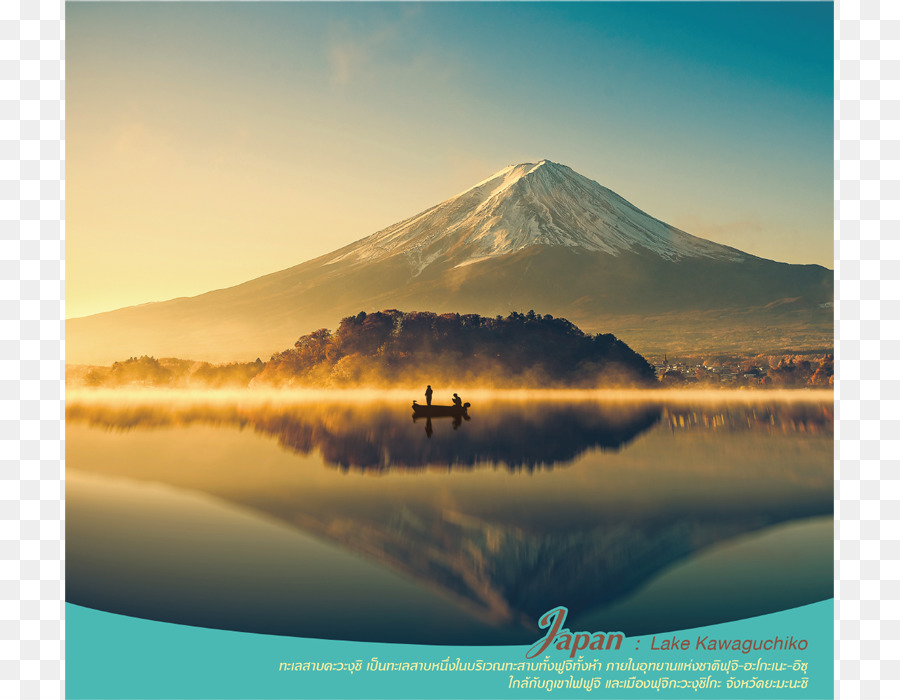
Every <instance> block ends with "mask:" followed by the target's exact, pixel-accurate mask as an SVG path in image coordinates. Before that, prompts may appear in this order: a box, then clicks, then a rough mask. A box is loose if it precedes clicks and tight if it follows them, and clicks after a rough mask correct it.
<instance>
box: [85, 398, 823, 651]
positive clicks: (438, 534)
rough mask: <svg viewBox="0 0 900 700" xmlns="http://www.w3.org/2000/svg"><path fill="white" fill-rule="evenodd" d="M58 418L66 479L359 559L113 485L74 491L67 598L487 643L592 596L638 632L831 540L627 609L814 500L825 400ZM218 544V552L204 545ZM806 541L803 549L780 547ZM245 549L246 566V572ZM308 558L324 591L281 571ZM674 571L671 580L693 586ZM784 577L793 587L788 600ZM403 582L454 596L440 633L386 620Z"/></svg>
mask: <svg viewBox="0 0 900 700" xmlns="http://www.w3.org/2000/svg"><path fill="white" fill-rule="evenodd" d="M67 418H68V420H69V424H70V426H69V429H68V434H67V450H68V455H67V458H68V468H69V470H70V471H72V472H73V474H76V475H77V474H79V473H90V475H91V478H97V479H107V480H121V479H123V478H124V479H126V480H127V483H130V484H135V485H146V486H148V487H149V486H151V485H154V484H165V485H166V486H167V487H169V488H172V489H174V490H176V492H177V493H192V494H203V495H205V496H212V497H214V498H215V499H216V501H217V502H220V503H225V504H228V505H229V506H230V507H238V508H240V509H242V512H243V513H253V514H257V515H258V516H260V517H263V518H265V519H267V520H268V521H274V522H278V523H281V524H282V525H285V526H288V527H289V528H291V529H293V531H296V532H297V533H301V534H303V535H304V536H307V537H308V536H309V535H312V536H313V537H315V538H317V540H318V541H319V542H325V543H329V544H330V545H331V546H332V547H334V548H335V552H342V553H344V555H346V554H347V553H351V554H354V555H361V556H362V557H363V558H364V559H363V560H359V561H360V562H363V561H364V562H365V565H364V564H363V563H356V564H354V563H353V562H352V561H348V560H346V556H344V557H343V558H341V559H340V561H341V563H340V566H338V564H337V563H335V562H336V561H337V559H336V556H337V555H336V554H335V553H331V554H329V553H327V552H326V553H321V552H320V553H318V554H315V555H313V554H310V553H309V551H310V549H309V548H310V546H308V545H304V548H303V549H302V550H297V554H296V556H297V557H298V559H297V560H296V561H286V560H285V555H284V552H283V551H279V552H278V553H275V552H274V551H272V552H271V553H270V554H267V553H266V552H268V551H269V549H268V548H269V546H270V545H269V544H267V540H265V539H260V540H259V541H255V540H254V541H253V542H252V543H248V544H247V546H246V548H245V549H246V552H245V551H244V550H242V549H237V550H236V549H235V546H236V545H235V537H234V535H233V533H232V534H230V535H228V537H229V538H230V539H229V540H228V541H227V542H225V541H224V538H225V537H226V535H224V534H221V535H220V534H218V532H219V531H218V526H214V525H212V524H210V523H211V522H212V520H206V519H204V518H203V517H201V516H200V515H197V516H196V517H195V518H194V520H193V521H192V520H191V518H190V517H189V516H188V515H184V517H183V521H184V522H185V523H187V524H184V525H180V526H179V527H178V528H172V527H169V526H163V525H160V528H159V532H151V531H148V528H147V526H146V524H144V525H141V526H140V527H139V526H137V525H134V524H131V525H130V521H131V519H132V517H133V516H132V513H133V510H134V509H130V508H126V507H123V506H122V504H121V503H118V502H117V501H116V499H117V498H120V497H119V496H114V495H95V496H91V497H90V498H89V497H87V496H85V495H82V493H81V492H78V491H75V492H73V493H72V494H70V498H69V501H68V505H67V516H68V518H67V528H68V533H67V547H68V551H69V554H68V560H67V566H68V571H67V575H68V578H67V591H68V595H69V599H70V600H71V601H72V602H81V603H83V604H86V605H91V606H93V607H99V608H101V609H111V610H114V611H115V612H124V613H126V614H131V615H136V616H141V617H151V618H154V619H165V620H170V621H176V622H187V623H190V624H202V625H206V626H213V627H223V628H229V629H242V630H245V631H256V632H270V633H278V634H296V635H301V636H334V637H336V638H344V639H366V640H381V641H403V642H416V643H463V644H491V643H512V642H521V643H524V642H526V641H529V640H532V637H533V635H534V633H535V631H536V628H535V620H536V619H537V617H538V616H539V615H540V614H541V613H542V612H544V611H545V610H547V609H549V608H551V607H554V606H556V605H560V604H564V605H566V606H567V607H569V609H570V611H571V617H572V623H573V624H578V623H579V615H591V614H593V615H594V618H591V619H592V620H594V619H595V618H596V616H597V615H598V614H600V613H598V612H597V611H609V612H608V613H607V614H610V615H612V614H615V616H616V617H615V620H616V626H617V627H620V628H621V629H622V630H623V631H625V632H626V633H628V634H644V633H648V632H658V631H664V630H666V629H675V628H680V627H685V626H688V625H686V624H684V621H685V620H690V619H694V618H696V619H703V620H704V624H709V623H711V622H716V621H724V620H726V619H735V618H738V617H744V616H746V615H748V614H762V613H764V612H771V611H773V610H777V609H782V608H783V607H790V606H793V605H799V604H802V603H805V602H812V601H813V600H818V599H822V598H827V597H829V595H830V591H831V576H830V573H829V572H830V568H829V567H830V566H831V557H830V544H829V543H830V535H829V533H828V532H827V530H826V529H822V528H818V529H815V528H814V529H813V530H810V531H811V532H812V531H814V532H815V533H816V534H815V538H816V539H815V542H816V543H817V544H816V546H811V545H810V537H812V535H804V539H803V540H802V542H801V541H800V540H799V539H798V542H797V543H795V544H791V542H789V541H788V539H787V538H770V539H771V540H772V541H773V542H774V544H768V545H767V547H768V548H769V549H768V550H767V551H765V552H759V551H755V550H753V549H752V548H750V549H749V550H748V549H747V548H746V547H745V548H744V549H743V550H741V551H742V552H744V553H743V554H741V557H746V556H751V557H752V560H749V561H747V562H746V565H747V566H748V567H749V568H750V569H752V570H753V572H755V578H754V579H753V583H752V585H753V586H754V589H753V590H752V591H750V590H741V589H740V586H739V585H736V584H734V582H733V581H732V582H731V583H730V584H729V586H728V589H727V591H726V590H723V591H722V593H721V596H722V600H721V601H720V602H719V604H718V605H717V606H716V608H715V614H714V619H710V617H709V616H710V614H711V613H710V611H709V609H708V608H709V606H705V604H704V603H703V601H697V600H693V601H691V600H690V599H689V597H684V598H682V597H681V596H682V594H681V593H678V594H677V595H676V594H675V593H673V591H674V590H675V589H674V588H673V587H672V586H674V585H675V584H672V585H670V586H669V587H668V588H667V587H665V586H663V590H661V591H658V592H657V593H656V594H655V595H656V596H657V598H658V599H663V600H664V599H666V596H667V595H673V596H675V597H674V598H672V600H673V603H674V604H673V606H672V607H673V608H677V609H678V618H677V626H674V627H673V626H670V625H674V624H675V623H674V622H671V623H670V621H669V620H668V619H667V618H666V615H665V614H664V611H661V612H660V613H659V615H658V616H654V618H653V619H652V620H648V619H646V616H641V615H640V614H639V611H636V610H635V609H634V606H631V607H629V605H628V604H627V601H628V599H629V598H630V597H631V596H634V595H636V594H638V593H639V592H640V591H641V590H642V589H643V588H644V587H645V586H647V584H649V583H651V582H653V581H654V580H655V579H657V577H659V576H660V574H662V573H663V572H664V571H666V570H667V569H668V568H669V567H671V566H672V565H674V564H681V565H685V564H690V563H691V562H693V561H695V559H696V558H697V557H698V555H700V554H701V553H703V552H705V551H708V550H709V549H710V548H711V547H714V546H722V545H726V544H727V543H729V542H731V541H733V540H734V539H735V538H739V537H742V536H746V535H749V534H752V533H757V532H765V531H767V530H768V529H770V528H773V527H776V526H779V525H781V524H784V523H790V522H804V521H807V520H810V519H813V518H821V517H823V516H829V515H830V514H831V512H832V483H833V481H832V473H831V437H830V436H831V421H832V418H833V413H832V409H831V406H830V404H825V403H823V404H821V405H819V404H811V405H796V406H794V405H781V406H779V405H775V404H772V405H764V404H757V405H752V406H748V405H725V404H723V405H719V406H711V405H708V406H696V405H694V406H691V405H688V404H685V405H665V404H660V403H653V404H644V403H632V404H625V403H617V404H612V403H601V402H563V401H558V402H552V401H548V402H540V403H535V402H531V403H526V402H520V403H515V402H507V403H504V402H494V403H491V404H488V403H482V404H479V405H476V406H475V407H474V408H473V409H471V420H470V421H468V422H463V423H461V424H460V425H458V426H457V427H456V429H454V426H453V424H452V422H451V421H450V419H444V420H438V419H434V420H433V421H432V425H431V430H432V435H431V436H430V437H428V436H427V434H424V433H425V429H426V427H427V425H428V424H427V422H424V421H421V420H420V421H413V420H411V417H410V414H409V411H408V408H406V407H404V408H402V409H398V408H397V407H393V406H388V405H385V404H381V403H372V404H366V405H358V406H353V405H347V404H341V403H330V404H325V403H317V404H312V403H307V404H297V405H293V406H284V405H262V406H260V405H256V406H252V405H239V404H229V405H224V404H220V405H213V404H181V405H166V404H162V403H154V404H145V405H140V406H137V405H132V406H121V405H108V404H97V403H94V404H88V403H71V404H70V405H69V406H68V407H67ZM98 428H103V429H102V430H101V429H98ZM270 438H275V439H274V440H271V439H270ZM563 465H564V466H565V468H564V469H551V467H554V466H557V467H559V466H563ZM323 467H331V468H323ZM335 467H340V469H336V468H335ZM478 467H483V468H478ZM372 474H377V475H379V476H380V477H381V478H377V479H372V478H368V477H369V476H370V475H372ZM120 491H121V489H120ZM92 493H98V494H113V493H114V489H112V488H111V487H106V486H103V487H102V488H101V487H99V486H98V487H96V488H95V489H94V491H92ZM134 499H135V500H141V499H138V498H137V497H134ZM143 500H147V499H143ZM143 500H142V501H141V502H143ZM158 508H159V512H155V511H154V514H151V515H148V516H147V518H146V522H150V523H152V522H153V521H154V519H157V518H158V520H159V521H160V523H163V522H168V517H169V515H168V511H167V509H168V508H170V506H159V507H158ZM183 510H184V511H185V513H188V512H191V511H190V509H189V508H188V507H187V506H185V507H184V508H183ZM198 512H199V511H198ZM210 517H212V516H210ZM180 522H181V521H180ZM242 528H243V526H242ZM249 530H250V529H248V528H243V529H241V530H240V531H241V532H245V533H246V532H249ZM804 532H806V531H804ZM823 533H824V534H823ZM154 537H155V538H156V539H153V541H152V543H147V542H145V541H144V540H146V539H147V538H151V539H152V538H154ZM246 537H249V535H247V536H246ZM218 539H223V542H222V544H221V546H219V545H216V544H215V543H216V542H217V541H218ZM210 540H211V541H212V542H213V544H212V545H211V544H210V542H209V541H210ZM819 540H821V542H819ZM176 541H177V542H178V543H179V544H178V545H177V546H176V545H175V544H174V543H175V542H176ZM767 542H769V540H767ZM822 543H824V544H822ZM819 545H822V546H819ZM790 547H796V551H794V550H790ZM773 548H782V549H783V550H784V551H780V550H779V551H775V550H774V549H773ZM218 549H222V550H223V552H224V551H226V550H227V552H228V556H227V557H226V556H224V555H223V557H222V558H221V560H220V559H216V560H215V561H213V560H212V559H211V557H212V556H213V555H212V553H211V552H214V551H217V550H218ZM176 550H178V554H177V556H176V555H175V554H173V552H175V551H176ZM746 551H750V552H751V555H747V554H746ZM754 551H755V553H753V552H754ZM810 551H813V552H815V553H816V557H815V558H814V560H811V559H810V557H809V556H806V558H803V557H801V556H798V555H797V553H798V552H810ZM236 552H237V554H236ZM822 552H824V554H822ZM116 553H118V554H116ZM313 556H315V558H314V559H313V558H312V557H313ZM251 559H252V561H253V565H252V569H253V571H254V572H255V576H251V577H248V576H245V575H244V574H242V573H240V572H242V571H244V570H245V569H246V567H247V566H248V562H249V561H250V560H251ZM719 560H721V561H725V562H728V557H720V558H719ZM717 561H718V560H717ZM373 565H375V566H377V567H380V569H381V570H382V571H389V572H393V573H394V574H397V573H399V574H400V575H401V576H402V577H403V578H404V580H405V581H406V583H405V584H404V586H405V587H403V586H400V585H399V584H396V585H393V584H390V585H389V584H388V583H384V584H383V585H381V587H380V588H379V591H378V593H377V595H376V593H375V592H373V590H372V588H371V586H370V585H369V583H368V582H370V581H372V580H373V577H374V576H375V574H374V573H373V570H372V568H371V567H372V566H373ZM722 566H726V567H731V566H733V562H732V563H726V564H722ZM798 566H802V567H803V570H802V571H799V570H796V568H795V569H792V567H798ZM230 567H231V568H233V571H231V570H230ZM309 567H313V568H314V569H315V570H316V571H318V572H319V573H320V576H321V577H322V578H324V579H325V580H330V581H331V582H332V583H333V589H334V590H333V593H331V594H329V593H328V590H329V586H327V585H325V584H323V583H322V582H321V581H320V582H319V584H317V585H316V586H313V585H312V584H309V583H303V582H302V581H301V580H300V579H299V578H298V577H300V573H298V572H301V573H302V570H304V569H305V568H309ZM691 570H692V569H690V567H688V571H689V572H690V571H691ZM696 570H697V571H701V572H702V577H703V580H704V581H706V582H707V583H709V582H710V581H715V580H716V577H717V576H722V577H723V578H724V570H723V572H722V573H719V574H717V573H716V569H715V566H714V565H712V564H709V563H706V564H704V565H703V567H700V568H698V569H696ZM134 571H141V572H142V574H141V575H140V576H135V575H134V573H133V572H134ZM210 571H215V572H217V574H216V576H215V580H210V577H211V574H209V573H208V572H210ZM823 571H824V572H825V573H821V572H823ZM810 572H813V573H810ZM697 575H701V574H697ZM686 576H688V578H689V577H690V576H689V574H681V575H680V578H679V579H678V581H680V583H679V584H678V585H680V586H681V588H680V589H678V590H681V591H685V590H688V591H689V590H690V588H691V586H690V585H687V584H685V583H684V581H685V577H686ZM382 578H384V577H383V576H382ZM385 580H386V579H385ZM660 580H664V579H660ZM786 580H791V581H799V583H797V584H796V585H793V586H792V587H791V590H790V596H787V594H786V593H785V586H784V582H785V581H786ZM767 581H768V586H767V585H766V582H767ZM410 585H414V587H415V586H417V587H418V590H420V591H430V592H432V594H433V593H434V592H436V593H437V594H439V595H438V598H439V599H441V600H443V601H444V603H443V604H442V603H439V602H435V600H436V599H433V595H432V598H428V600H426V597H424V594H422V595H420V596H419V597H418V598H417V599H416V600H417V603H416V604H417V605H421V606H422V608H421V610H431V611H432V612H431V614H433V615H435V616H439V617H440V616H443V617H442V619H445V618H447V615H445V614H444V612H440V611H441V610H443V608H441V605H444V604H446V601H447V600H449V601H451V602H452V604H453V605H455V606H456V607H457V608H458V610H459V611H461V614H460V620H459V621H458V622H457V623H455V627H453V628H452V630H451V628H450V627H448V626H446V625H427V624H424V625H413V624H410V625H404V626H403V627H402V628H400V627H398V626H397V625H396V624H395V623H394V622H393V621H394V620H396V619H398V618H399V617H401V616H402V613H401V611H402V610H403V605H404V601H406V600H409V599H410V596H411V595H412V593H411V589H410ZM391 586H393V588H392V587H391ZM211 587H212V588H215V590H216V594H215V595H210V594H209V591H210V588H211ZM657 588H659V586H658V587H657ZM712 588H714V589H715V586H714V585H713V586H712ZM388 589H390V590H388ZM401 590H402V595H401V594H400V593H396V595H395V593H391V591H395V592H396V591H401ZM204 592H205V593H204ZM331 595H333V597H334V599H333V600H332V599H331V598H330V597H329V596H331ZM696 597H697V596H694V598H696ZM242 600H243V601H245V602H244V603H243V604H242V603H241V601H242ZM429 600H430V601H431V602H428V601H429ZM429 606H430V607H429ZM611 606H612V607H611ZM692 606H693V607H692ZM748 606H749V607H748ZM336 610H338V611H343V612H342V613H341V614H342V615H343V617H342V618H341V619H340V620H335V619H334V616H335V614H336V613H335V611H336ZM692 610H694V612H691V611H692ZM250 611H252V614H251V612H250ZM748 611H749V612H748ZM445 612H446V611H445ZM422 614H423V615H425V614H426V613H424V612H422ZM692 616H693V618H692ZM449 617H452V615H450V616H449ZM674 619H675V618H673V620H674ZM595 622H596V624H595V625H594V626H595V627H596V628H597V629H602V628H603V624H602V620H599V621H598V620H595ZM329 630H330V631H329Z"/></svg>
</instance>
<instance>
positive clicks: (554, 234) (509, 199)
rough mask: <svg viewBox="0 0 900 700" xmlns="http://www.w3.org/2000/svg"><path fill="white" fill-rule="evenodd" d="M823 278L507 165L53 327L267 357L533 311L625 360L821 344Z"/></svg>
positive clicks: (143, 350) (565, 181) (608, 194)
mask: <svg viewBox="0 0 900 700" xmlns="http://www.w3.org/2000/svg"><path fill="white" fill-rule="evenodd" d="M833 294H834V278H833V273H832V272H831V271H830V270H827V269H825V268H823V267H821V266H819V265H790V264H786V263H778V262H774V261H772V260H766V259H764V258H759V257H756V256H753V255H749V254H748V253H744V252H742V251H740V250H737V249H735V248H730V247H728V246H723V245H719V244H717V243H713V242H712V241H708V240H704V239H702V238H698V237H696V236H692V235H690V234H688V233H685V232H684V231H680V230H678V229H676V228H674V227H672V226H669V225H668V224H665V223H663V222H662V221H659V220H658V219H654V218H653V217H652V216H650V215H649V214H646V213H644V212H643V211H641V210H640V209H638V208H637V207H635V206H634V205H632V204H630V203H629V202H627V201H626V200H625V199H623V198H622V197H620V196H619V195H617V194H615V193H614V192H612V191H611V190H609V189H607V188H605V187H603V186H602V185H600V184H598V183H596V182H594V181H593V180H590V179H588V178H586V177H584V176H583V175H580V174H578V173H576V172H575V171H574V170H572V169H571V168H568V167H566V166H565V165H560V164H558V163H553V162H551V161H548V160H542V161H540V162H539V163H524V164H520V165H512V166H509V167H506V168H504V169H503V170H501V171H499V172H497V173H495V174H494V175H492V176H491V177H489V178H487V179H486V180H484V181H482V182H480V183H478V184H477V185H475V186H474V187H471V188H470V189H468V190H466V191H464V192H462V193H460V194H458V195H456V196H455V197H451V198H450V199H448V200H446V201H444V202H441V203H440V204H438V205H436V206H434V207H431V208H430V209H427V210H426V211H424V212H422V213H420V214H417V215H416V216H413V217H411V218H409V219H406V220H404V221H401V222H399V223H397V224H394V225H393V226H390V227H388V228H386V229H384V230H382V231H378V232H377V233H374V234H372V235H370V236H368V237H366V238H363V239H361V240H359V241H357V242H355V243H352V244H350V245H348V246H345V247H343V248H341V249H339V250H336V251H334V252H332V253H329V254H327V255H323V256H321V257H319V258H316V259H314V260H310V261H308V262H305V263H303V264H300V265H297V266H295V267H291V268H288V269H286V270H282V271H280V272H276V273H274V274H270V275H266V276H264V277H260V278H258V279H254V280H251V281H249V282H245V283H244V284H240V285H237V286H235V287H230V288H227V289H220V290H216V291H212V292H208V293H206V294H201V295H199V296H196V297H190V298H180V299H173V300H170V301H165V302H157V303H151V304H144V305H141V306H134V307H128V308H124V309H119V310H116V311H111V312H107V313H102V314H96V315H93V316H88V317H84V318H79V319H71V320H69V321H68V322H67V328H66V333H67V360H68V362H70V363H76V362H94V363H99V362H110V361H113V360H117V359H123V358H125V357H129V356H132V355H142V354H152V355H156V356H181V357H192V358H197V359H206V360H211V361H223V360H235V359H253V358H255V357H257V356H261V357H263V358H264V359H265V358H267V357H268V356H269V355H270V354H271V353H272V352H275V351H278V350H282V349H284V348H285V347H289V346H290V345H292V344H293V342H294V341H295V340H296V338H297V337H299V336H300V335H301V334H303V333H307V332H309V331H311V330H314V329H316V328H321V327H327V328H334V327H335V326H336V325H337V322H338V321H339V320H340V319H341V318H342V317H343V316H347V315H351V314H356V313H357V312H359V311H361V310H366V311H374V310H379V309H385V308H400V309H403V310H408V311H411V310H428V311H436V312H459V313H481V314H489V315H494V314H506V313H508V312H509V311H513V310H515V311H527V310H529V309H535V310H536V311H538V312H539V313H551V314H553V315H556V316H564V317H566V318H568V319H569V320H571V321H573V322H574V323H576V324H578V325H579V326H581V327H582V328H584V329H585V330H587V331H604V332H612V333H615V334H616V335H617V336H619V337H620V338H622V339H623V340H625V341H626V342H627V343H629V344H630V345H631V346H632V347H634V348H635V349H636V350H638V351H639V352H644V353H646V352H655V351H665V350H668V351H670V352H672V351H677V350H682V351H687V350H690V351H693V350H723V351H724V350H755V351H757V352H761V351H765V350H769V349H772V350H774V349H780V348H787V347H801V346H807V347H809V346H822V345H825V346H831V345H832V343H833V312H832V307H833Z"/></svg>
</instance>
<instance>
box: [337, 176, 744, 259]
mask: <svg viewBox="0 0 900 700" xmlns="http://www.w3.org/2000/svg"><path fill="white" fill-rule="evenodd" d="M534 245H545V246H563V247H567V248H576V249H578V248H580V249H584V250H589V251H598V252H603V253H608V254H610V255H619V254H620V253H622V252H625V251H631V252H638V253H639V252H643V251H649V252H651V253H654V254H656V255H659V256H661V257H663V258H666V259H668V260H673V261H675V260H678V259H680V258H696V257H706V258H717V259H724V260H733V261H741V260H743V259H745V258H746V257H747V256H746V255H745V254H744V253H741V252H740V251H738V250H736V249H734V248H729V247H727V246H723V245H719V244H718V243H713V242H712V241H707V240H705V239H702V238H697V237H696V236H692V235H690V234H688V233H685V232H683V231H680V230H678V229H676V228H674V227H672V226H669V225H668V224H665V223H663V222H662V221H659V220H658V219H654V218H653V217H652V216H650V215H649V214H646V213H644V212H643V211H641V210H640V209H638V208H637V207H635V206H634V205H632V204H630V203H629V202H627V201H626V200H624V199H623V198H622V197H620V196H619V195H617V194H616V193H615V192H613V191H612V190H609V189H607V188H605V187H603V186H602V185H600V184H598V183H596V182H594V181H593V180H589V179H588V178H586V177H584V176H583V175H580V174H578V173H576V172H575V171H574V170H572V169H571V168H569V167H567V166H565V165H560V164H559V163H553V162H551V161H549V160H542V161H540V162H538V163H521V164H519V165H509V166H507V167H505V168H503V169H502V170H500V171H498V172H496V173H494V174H493V175H491V176H490V177H489V178H487V179H485V180H482V181H481V182H479V183H478V184H476V185H474V186H473V187H470V188H469V189H467V190H465V191H464V192H461V193H460V194H458V195H456V196H455V197H451V198H450V199H448V200H446V201H444V202H441V203H440V204H438V205H436V206H434V207H431V208H430V209H427V210H426V211H424V212H422V213H421V214H418V215H416V216H414V217H412V218H409V219H406V220H405V221H401V222H399V223H397V224H394V225H393V226H390V227H388V228H386V229H384V230H382V231H379V232H377V233H374V234H372V235H371V236H368V237H367V238H364V239H362V240H361V241H358V242H357V243H355V244H352V245H350V246H348V247H347V248H344V249H343V250H342V251H340V254H339V255H338V256H336V257H334V258H332V259H331V260H329V262H330V263H335V262H338V261H346V262H371V261H375V260H380V259H384V258H388V257H392V256H395V255H403V256H405V257H406V258H407V260H408V261H409V262H410V263H411V264H412V266H413V267H414V269H415V270H416V272H417V273H418V272H421V271H422V270H423V269H425V268H426V267H427V266H429V265H430V264H432V263H434V262H436V261H442V262H445V263H450V264H451V265H453V266H456V267H460V266H462V265H469V264H472V263H476V262H478V261H480V260H484V259H487V258H492V257H496V256H500V255H508V254H510V253H516V252H518V251H520V250H523V249H525V248H528V247H530V246H534Z"/></svg>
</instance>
